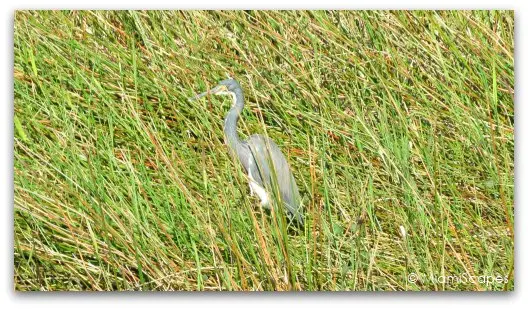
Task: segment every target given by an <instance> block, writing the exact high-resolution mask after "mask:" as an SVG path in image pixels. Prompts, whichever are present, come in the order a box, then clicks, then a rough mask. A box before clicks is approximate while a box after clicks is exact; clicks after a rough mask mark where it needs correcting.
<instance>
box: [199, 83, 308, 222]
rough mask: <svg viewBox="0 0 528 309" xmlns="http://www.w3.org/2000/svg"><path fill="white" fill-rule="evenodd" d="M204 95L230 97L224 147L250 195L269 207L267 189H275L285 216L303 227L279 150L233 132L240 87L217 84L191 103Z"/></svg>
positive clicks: (294, 187)
mask: <svg viewBox="0 0 528 309" xmlns="http://www.w3.org/2000/svg"><path fill="white" fill-rule="evenodd" d="M208 94H217V95H231V96H232V98H233V104H232V106H231V109H230V110H229V112H228V113H227V116H226V117H225V122H224V134H225V137H226V141H227V145H228V146H229V147H230V148H231V150H232V153H233V154H234V155H236V156H237V157H238V159H239V160H240V163H241V164H242V166H243V167H244V170H245V172H246V173H247V175H248V178H249V189H250V192H251V195H252V196H253V195H254V194H255V193H256V194H257V195H258V197H259V198H260V201H261V205H262V207H264V208H268V209H269V208H270V194H269V192H270V190H273V188H274V186H276V188H277V189H278V193H279V194H280V198H281V200H282V202H283V204H284V206H285V208H286V210H287V213H286V214H287V215H288V217H290V218H294V219H296V220H297V222H299V223H300V224H303V222H304V220H303V214H302V207H301V204H300V195H299V189H298V188H297V184H296V183H295V178H294V177H293V174H292V172H291V170H290V167H289V165H288V162H287V161H286V158H285V157H284V155H283V154H282V152H281V151H280V149H279V147H278V146H277V145H276V144H275V142H273V140H271V139H270V138H268V137H266V136H263V135H260V134H254V135H251V136H250V137H249V138H248V139H247V140H246V141H242V140H240V137H239V136H238V133H237V121H238V118H239V115H240V113H241V112H242V109H243V108H244V95H243V93H242V88H241V87H240V84H239V83H238V82H237V81H236V80H234V79H226V80H223V81H221V82H220V83H219V84H218V86H216V87H214V88H213V89H211V90H209V91H206V92H204V93H201V94H199V95H197V96H195V97H194V98H192V99H191V100H196V99H199V98H201V97H203V96H206V95H208Z"/></svg>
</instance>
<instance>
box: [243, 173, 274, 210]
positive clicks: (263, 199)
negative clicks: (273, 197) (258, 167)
mask: <svg viewBox="0 0 528 309" xmlns="http://www.w3.org/2000/svg"><path fill="white" fill-rule="evenodd" d="M248 178H249V189H250V190H251V195H253V193H257V196H258V197H259V198H260V205H262V206H267V205H268V203H269V196H268V192H266V189H264V187H262V186H261V185H259V184H258V183H257V182H256V181H255V178H253V175H252V174H251V168H249V169H248Z"/></svg>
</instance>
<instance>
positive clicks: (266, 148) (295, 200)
mask: <svg viewBox="0 0 528 309" xmlns="http://www.w3.org/2000/svg"><path fill="white" fill-rule="evenodd" d="M247 145H248V146H249V149H250V150H251V153H252V155H253V158H254V161H255V162H250V163H249V164H248V165H246V164H244V167H245V168H246V169H247V170H248V169H251V172H252V174H253V177H254V179H255V181H256V182H257V183H258V184H259V185H261V186H262V187H266V186H273V184H272V181H273V180H275V179H276V180H277V183H276V185H277V187H278V190H279V192H280V194H281V198H282V201H283V202H284V204H285V205H286V208H287V210H288V211H289V212H290V213H291V214H293V215H294V216H295V217H296V218H297V220H299V221H300V222H301V223H302V221H303V220H302V211H301V208H300V194H299V189H298V187H297V184H296V183H295V178H294V177H293V174H292V172H291V170H290V166H289V165H288V162H287V161H286V158H285V157H284V155H283V154H282V152H281V151H280V149H279V147H278V146H277V145H276V144H275V142H273V140H271V139H269V138H267V137H265V136H262V135H259V134H255V135H252V136H250V137H249V139H248V140H247ZM271 168H273V169H274V173H273V172H272V170H271ZM275 177H276V178H275Z"/></svg>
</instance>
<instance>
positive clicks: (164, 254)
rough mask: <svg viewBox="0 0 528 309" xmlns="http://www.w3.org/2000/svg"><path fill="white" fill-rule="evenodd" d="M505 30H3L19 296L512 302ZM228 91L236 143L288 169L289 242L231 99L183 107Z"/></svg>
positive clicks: (254, 24)
mask: <svg viewBox="0 0 528 309" xmlns="http://www.w3.org/2000/svg"><path fill="white" fill-rule="evenodd" d="M513 27H514V14H513V12H512V11H508V12H504V11H491V12H488V11H442V12H433V11H428V12H424V11H398V12H389V11H355V12H354V11H352V12H347V11H289V12H288V11H282V12H276V11H257V12H254V11H253V12H242V11H237V12H232V11H216V12H215V11H211V12H203V11H184V12H166V11H147V12H140V11H132V12H126V11H121V12H103V11H85V12H59V11H55V12H50V11H18V12H16V14H15V30H14V31H15V32H14V59H15V60H14V96H15V101H14V109H15V118H14V124H15V137H14V147H15V150H14V152H15V160H14V164H15V167H14V171H15V180H14V181H15V201H14V203H15V206H14V207H15V208H14V218H15V222H14V228H15V240H14V261H15V265H14V269H15V273H14V279H15V280H14V281H15V289H16V290H376V291H377V290H513V288H514V278H513V269H514V260H513V259H514V254H513V253H514V248H513V238H514V235H513V224H514V216H513V213H514V211H513V209H514V208H513V184H514V183H513V181H514V180H513V179H514V177H513V176H514V175H513V167H514V162H513V158H514V155H513V149H514V141H513V134H514V131H513V125H514V124H513V113H514V104H513V96H514V89H513V87H514V86H513V85H514V71H513V67H514V60H513V59H514V57H513V48H514V43H513V36H514V31H513V30H514V29H513ZM226 74H229V75H230V76H233V77H234V78H236V79H237V80H239V81H240V82H241V84H242V86H243V88H244V91H245V96H246V101H247V104H246V108H245V110H244V111H243V113H242V121H241V122H239V132H240V134H241V135H242V136H243V137H246V136H248V135H250V134H255V133H259V134H267V135H268V136H270V137H271V138H272V139H273V140H275V141H276V142H277V144H278V145H279V147H280V148H281V149H282V151H283V152H284V153H285V155H286V157H287V158H288V161H289V162H290V165H291V166H292V169H293V171H294V175H295V177H296V179H297V183H298V185H299V188H300V191H301V194H302V195H303V200H304V212H305V221H306V224H305V226H304V228H303V229H302V230H297V231H295V230H293V231H292V230H291V229H290V230H288V229H287V228H285V226H284V221H283V218H282V217H281V216H279V215H278V214H276V213H275V212H272V213H269V212H266V211H263V210H262V209H260V208H259V207H258V200H257V199H256V198H253V197H249V189H248V185H247V179H246V176H245V175H244V173H243V171H242V170H241V167H240V165H239V164H238V162H236V161H234V160H232V159H231V158H230V156H229V153H228V151H227V148H226V146H225V144H224V140H223V132H222V126H223V117H224V115H225V114H226V112H227V110H228V109H229V105H230V100H229V99H226V98H222V97H209V98H206V99H203V100H200V101H194V102H188V101H187V98H188V97H190V96H192V95H194V94H196V93H198V92H202V91H205V90H206V89H208V88H210V87H212V86H214V85H215V84H216V83H217V82H218V81H220V80H221V79H224V78H225V77H226ZM413 274H416V275H417V278H418V279H417V280H416V281H415V282H413V281H414V280H408V278H409V276H412V275H413ZM450 275H451V276H459V277H460V278H462V277H464V276H465V278H466V280H465V281H464V280H461V281H459V282H456V281H453V280H451V281H449V280H444V281H443V282H442V280H441V278H442V277H440V276H450ZM499 275H500V276H502V277H507V281H508V282H507V283H505V282H504V281H502V282H499V281H495V282H492V283H489V284H486V283H485V282H482V281H481V282H479V280H478V279H477V280H467V278H468V276H493V277H494V278H496V277H497V276H499ZM432 277H433V278H437V279H438V280H432ZM475 278H477V277H475Z"/></svg>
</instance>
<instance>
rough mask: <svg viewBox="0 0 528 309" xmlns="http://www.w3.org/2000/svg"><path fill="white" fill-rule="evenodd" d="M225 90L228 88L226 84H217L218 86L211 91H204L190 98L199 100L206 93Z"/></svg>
mask: <svg viewBox="0 0 528 309" xmlns="http://www.w3.org/2000/svg"><path fill="white" fill-rule="evenodd" d="M225 90H227V88H226V86H224V85H220V86H216V87H214V88H213V89H211V90H209V91H206V92H202V93H200V94H199V95H197V96H195V97H192V98H190V99H189V101H195V100H198V99H200V98H202V97H205V96H206V95H210V94H215V93H218V92H221V91H225Z"/></svg>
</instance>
